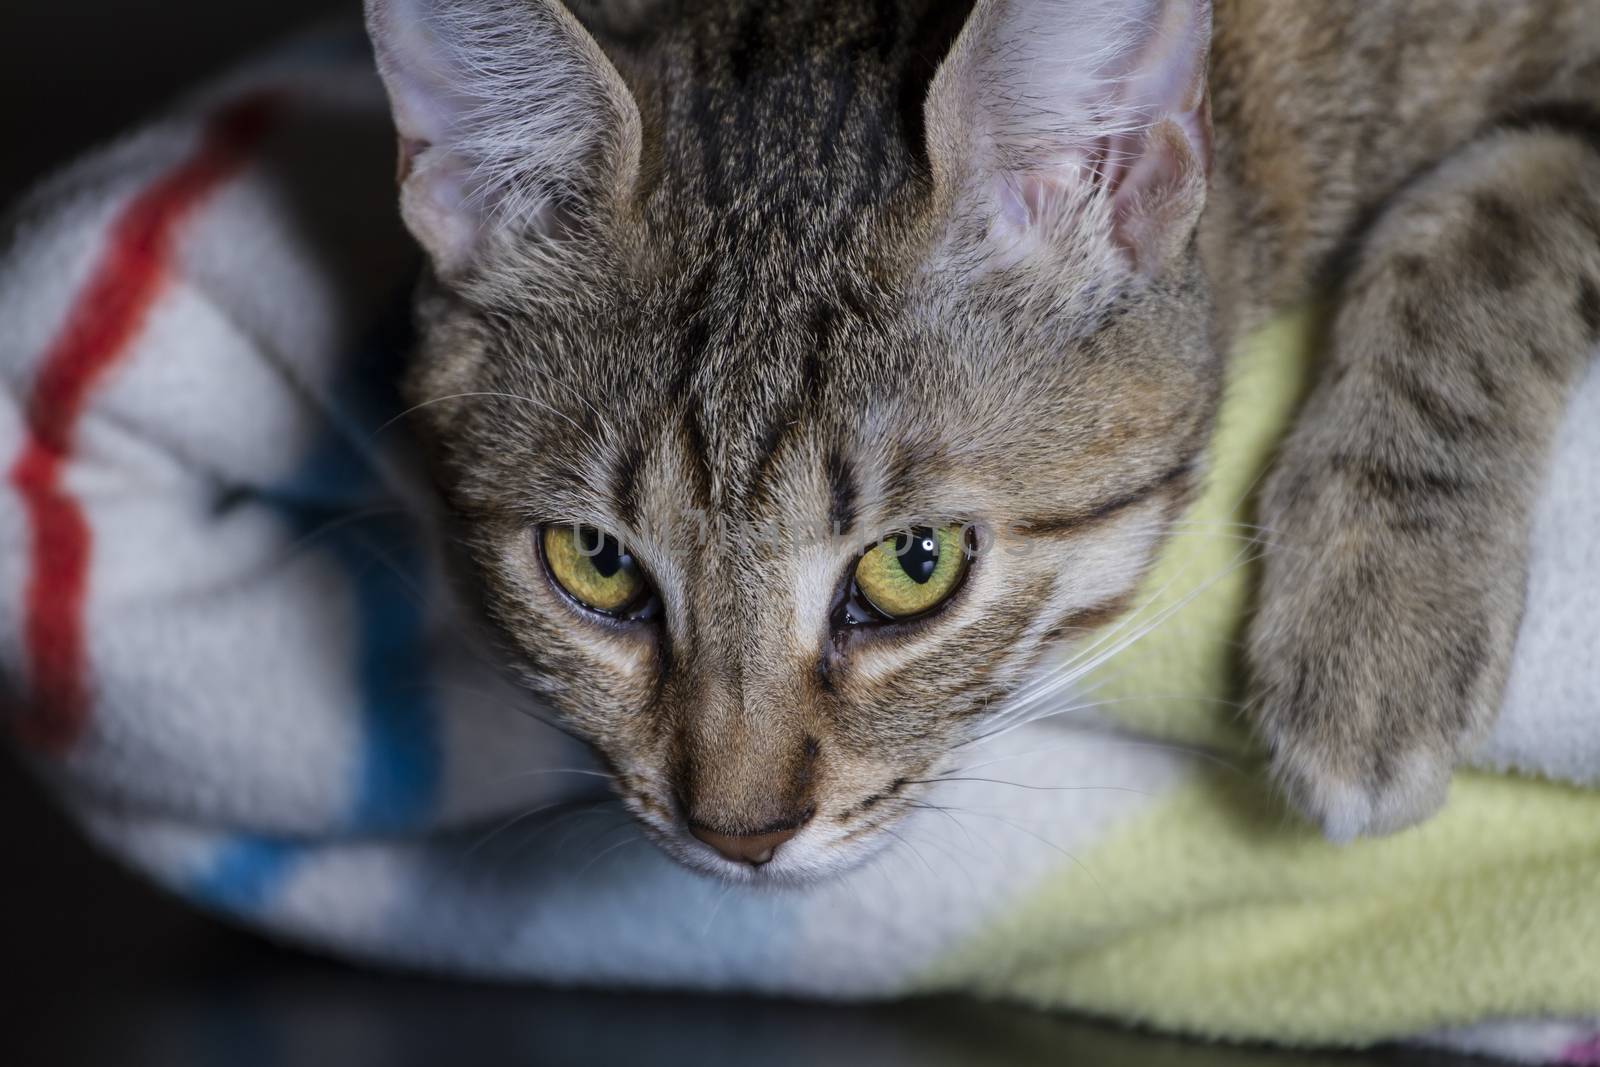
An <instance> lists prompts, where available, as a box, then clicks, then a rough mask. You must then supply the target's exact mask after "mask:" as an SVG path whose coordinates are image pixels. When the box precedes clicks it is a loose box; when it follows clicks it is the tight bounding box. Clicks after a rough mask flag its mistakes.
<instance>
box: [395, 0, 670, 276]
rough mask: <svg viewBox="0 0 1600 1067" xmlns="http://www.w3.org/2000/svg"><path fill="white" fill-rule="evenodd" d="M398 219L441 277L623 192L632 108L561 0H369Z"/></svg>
mask: <svg viewBox="0 0 1600 1067" xmlns="http://www.w3.org/2000/svg"><path fill="white" fill-rule="evenodd" d="M366 15H367V30H368V33H369V34H370V35H371V37H372V41H373V44H374V46H375V48H376V50H377V59H378V71H379V73H380V74H381V75H382V77H383V83H384V86H385V87H386V88H387V90H388V93H389V100H390V103H391V105H392V107H393V110H394V120H395V127H396V129H397V131H398V133H399V137H400V205H401V213H402V214H403V215H404V217H405V221H406V225H407V226H408V227H410V229H411V232H412V233H413V234H415V235H416V238H417V240H418V241H420V242H421V243H422V246H423V247H424V248H425V249H426V250H427V252H428V254H429V256H430V257H432V260H433V263H434V268H435V270H436V271H437V272H438V273H439V275H440V276H442V277H446V278H449V277H452V276H457V275H461V274H464V273H466V272H468V271H470V270H471V269H472V268H473V267H475V266H479V265H482V264H483V263H485V262H486V261H490V260H492V259H493V257H494V255H495V252H496V250H497V249H498V248H514V247H516V246H518V245H520V244H525V243H527V242H530V241H549V240H559V239H562V238H564V237H569V236H573V235H576V234H581V233H582V231H583V230H584V229H585V227H586V226H588V225H589V224H592V223H593V222H595V221H596V220H598V219H600V218H602V217H604V213H605V212H606V211H608V210H611V209H614V208H615V207H616V206H617V205H618V204H620V203H621V201H622V200H623V199H624V198H625V197H626V196H627V195H628V194H629V193H630V192H631V190H632V188H633V185H634V182H635V180H636V178H637V174H638V166H639V152H640V122H639V110H638V106H637V105H636V103H635V102H634V99H633V96H632V94H631V93H630V92H629V91H628V88H627V86H626V85H625V84H624V83H623V80H622V77H621V76H620V75H619V74H618V73H617V70H616V68H615V67H614V66H613V65H612V64H611V61H610V60H609V59H607V58H606V56H605V54H604V53H603V52H602V51H601V50H600V46H599V45H598V44H597V43H596V42H595V40H594V38H593V37H592V36H590V34H589V32H588V31H587V30H585V29H584V28H583V26H582V25H581V24H580V23H579V22H578V21H577V19H575V18H574V17H573V16H572V14H571V13H570V12H568V11H567V9H566V7H565V6H564V5H563V4H562V3H560V2H559V0H366Z"/></svg>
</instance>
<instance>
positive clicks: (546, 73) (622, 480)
mask: <svg viewBox="0 0 1600 1067" xmlns="http://www.w3.org/2000/svg"><path fill="white" fill-rule="evenodd" d="M950 6H951V5H944V4H940V3H938V2H937V0H908V2H903V3H898V4H895V3H891V4H876V5H874V4H864V3H855V2H848V3H844V2H835V3H826V2H812V0H805V2H795V3H787V2H785V3H778V2H760V0H742V2H740V0H695V2H685V3H682V4H680V5H673V4H670V3H668V2H666V0H662V2H661V3H658V4H655V5H652V4H648V3H644V4H641V3H630V4H618V3H604V2H598V0H597V2H591V3H582V4H578V3H574V4H573V5H572V7H571V9H570V10H569V8H568V7H564V6H562V5H560V4H557V3H554V2H552V0H369V20H370V24H371V27H372V30H373V34H374V38H375V40H376V41H377V44H378V54H379V59H380V66H381V69H382V72H383V74H384V78H385V80H386V83H387V85H388V87H389V90H390V95H391V98H392V100H393V102H394V106H395V113H396V121H397V126H398V128H399V132H400V135H401V139H402V208H403V212H404V214H405V217H406V220H407V222H408V224H409V225H410V227H411V228H412V230H413V232H414V233H415V234H416V236H417V237H418V239H419V240H420V241H421V242H422V244H423V246H424V247H425V248H426V249H427V251H428V252H429V254H430V257H431V260H432V262H433V266H434V275H435V281H434V283H433V284H432V285H431V286H430V287H429V289H428V290H427V292H426V293H425V295H424V296H423V298H422V300H421V320H422V323H423V338H422V345H421V350H420V353H419V356H418V363H417V367H416V371H415V373H414V376H413V382H412V389H413V394H414V395H413V398H412V399H413V400H414V401H415V402H416V403H418V404H420V405H425V406H424V407H422V408H421V416H420V417H421V422H422V423H423V425H424V427H425V436H426V438H427V440H428V443H429V445H430V447H431V450H432V452H433V454H434V456H435V458H436V459H437V465H438V470H439V471H440V474H441V478H442V482H443V489H444V492H445V495H446V496H447V498H448V500H449V502H450V504H451V505H452V510H453V511H454V512H455V513H456V515H457V516H458V517H459V523H460V525H459V527H458V528H457V529H456V530H454V531H453V533H454V534H455V536H456V537H457V538H458V539H459V540H460V542H461V543H463V544H465V545H466V546H467V548H468V555H469V556H470V559H471V563H472V564H473V570H474V574H475V576H476V582H477V586H478V589H479V591H480V592H481V595H482V598H483V601H484V604H485V605H486V608H487V613H488V615H489V617H490V618H491V620H492V621H493V623H494V625H495V627H496V628H497V630H498V632H499V634H500V636H501V637H502V638H503V644H504V647H505V648H506V649H507V651H508V655H509V658H510V660H511V666H512V667H513V668H514V669H515V670H516V671H517V672H518V673H519V674H520V676H521V677H522V678H523V679H525V681H526V682H527V684H528V685H529V686H530V687H532V688H533V689H535V690H537V691H538V692H539V693H541V694H543V696H544V697H545V698H547V699H548V701H549V702H550V703H551V704H552V705H553V706H554V707H555V709H557V711H558V712H559V714H560V715H561V716H562V717H563V718H564V719H565V721H566V722H567V723H568V724H569V725H570V727H571V728H572V729H573V730H574V731H575V732H577V733H579V734H581V735H582V736H583V737H584V738H586V739H587V740H589V741H590V742H591V743H592V744H593V745H594V746H595V748H596V749H597V750H598V751H599V752H600V754H601V755H602V756H603V757H604V759H605V760H606V761H607V762H608V764H609V765H610V766H611V767H612V769H613V770H614V773H615V775H616V779H617V784H618V789H619V791H620V793H621V795H622V796H623V798H624V799H625V801H626V803H627V804H628V805H629V807H630V808H631V810H632V811H633V812H634V813H635V814H636V815H637V816H638V818H639V819H640V820H641V821H642V822H643V823H644V824H645V825H646V826H648V827H649V828H650V829H651V830H652V831H653V836H655V837H656V839H657V840H658V841H659V842H660V843H661V844H662V845H663V846H664V847H665V848H666V849H667V850H668V851H669V852H670V853H672V854H673V855H674V856H676V857H678V858H679V859H681V860H683V861H684V862H686V863H688V864H690V865H692V866H694V867H697V868H700V869H703V870H707V871H711V872H714V873H718V874H723V875H727V876H730V877H742V878H746V879H749V880H753V881H758V882H759V881H765V880H778V881H793V880H802V879H805V878H809V877H815V876H818V875H821V874H825V873H827V872H829V871H833V870H837V869H839V868H841V867H843V866H845V865H847V864H849V863H850V862H851V861H853V860H854V859H857V858H859V857H861V856H863V855H865V854H867V853H868V852H870V851H871V850H872V849H873V848H874V847H876V846H877V845H879V844H881V843H882V842H883V840H884V839H885V838H886V837H887V836H888V835H887V834H886V833H885V832H884V831H885V830H886V829H888V828H890V827H892V824H893V823H894V821H895V820H896V819H897V818H899V817H901V816H903V815H904V814H905V813H906V812H907V811H908V810H910V809H911V808H912V807H914V806H915V805H916V804H917V803H918V797H919V795H920V794H921V793H922V792H923V790H924V783H926V782H927V781H928V780H930V779H932V778H935V777H937V776H938V775H939V774H940V773H941V772H942V771H944V770H945V769H946V768H947V767H948V766H949V765H950V762H951V761H952V760H953V759H958V758H959V754H960V753H961V752H962V750H963V748H964V746H967V745H969V744H970V743H971V742H972V741H973V739H975V738H977V737H979V736H980V735H982V734H983V733H984V732H985V731H986V730H988V729H990V728H992V727H993V726H994V725H995V724H996V722H997V721H999V720H998V719H997V717H998V716H1001V715H1004V714H1007V709H1008V708H1013V707H1014V704H1013V703H1011V702H1012V701H1013V699H1014V698H1015V697H1016V695H1017V693H1018V689H1019V687H1021V686H1022V685H1023V683H1024V682H1026V681H1027V680H1028V678H1029V676H1030V673H1031V672H1033V671H1035V670H1036V669H1037V667H1038V665H1039V664H1040V662H1041V661H1042V660H1044V659H1045V658H1046V657H1047V656H1048V655H1049V654H1051V653H1052V652H1055V651H1057V650H1059V649H1060V648H1061V647H1062V646H1063V645H1068V646H1070V645H1071V643H1072V642H1075V641H1081V640H1083V639H1085V638H1087V637H1089V636H1090V635H1092V634H1093V633H1094V632H1095V630H1096V628H1098V627H1102V626H1104V625H1105V624H1107V623H1108V622H1111V621H1113V620H1114V619H1115V618H1117V617H1118V615H1119V614H1120V613H1121V612H1122V611H1123V610H1124V609H1125V607H1126V606H1127V605H1128V601H1129V598H1130V597H1131V595H1132V594H1133V591H1134V589H1135V586H1136V583H1137V582H1138V580H1139V578H1140V577H1141V576H1142V575H1143V573H1144V572H1145V571H1146V570H1147V568H1148V566H1149V564H1150V563H1151V561H1152V559H1153V556H1154V555H1155V553H1156V551H1157V549H1158V548H1159V545H1160V543H1161V540H1162V538H1163V536H1164V534H1165V531H1166V529H1167V527H1168V525H1169V523H1170V522H1171V520H1172V518H1173V516H1174V515H1175V513H1176V511H1177V509H1178V508H1179V507H1180V506H1181V503H1182V501H1183V499H1184V497H1185V494H1186V493H1187V492H1188V491H1189V489H1190V488H1191V486H1192V485H1193V483H1194V482H1195V480H1196V478H1197V476H1198V474H1199V471H1198V469H1197V468H1198V463H1199V456H1200V454H1201V451H1202V449H1203V447H1204V445H1205V444H1206V441H1207V439H1208V436H1209V430H1210V424H1211V420H1212V418H1213V415H1214V410H1215V403H1216V394H1217V378H1218V368H1217V359H1216V354H1215V352H1214V350H1213V345H1212V343H1211V339H1210V325H1211V323H1210V318H1211V315H1210V310H1209V309H1210V304H1209V299H1208V296H1207V293H1206V290H1205V285H1204V282H1203V278H1202V274H1201V271H1200V268H1199V262H1198V254H1197V252H1196V241H1195V232H1196V224H1197V219H1198V217H1199V214H1200V211H1201V208H1202V206H1203V204H1204V199H1205V189H1206V179H1207V172H1208V168H1209V156H1210V147H1209V116H1208V110H1207V103H1206V98H1205V65H1206V63H1205V61H1206V54H1207V48H1208V44H1209V39H1210V11H1209V4H1208V3H1207V2H1206V0H980V2H979V3H978V4H977V6H976V8H975V9H974V10H973V11H972V12H971V13H970V15H969V14H968V13H966V12H964V11H957V12H955V16H954V18H952V16H951V15H949V14H945V13H944V12H945V10H946V9H947V8H948V7H950ZM573 11H576V12H577V13H578V15H579V16H581V18H580V17H577V16H575V15H574V14H573V13H572V12H573ZM958 31H959V32H958ZM602 45H603V46H602ZM969 751H970V750H969ZM764 861H770V862H764Z"/></svg>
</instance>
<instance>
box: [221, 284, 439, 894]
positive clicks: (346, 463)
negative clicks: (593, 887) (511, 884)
mask: <svg viewBox="0 0 1600 1067" xmlns="http://www.w3.org/2000/svg"><path fill="white" fill-rule="evenodd" d="M408 322H409V312H408V310H406V309H405V308H404V307H403V306H402V307H397V308H396V309H394V311H393V312H392V313H391V314H390V315H388V316H386V318H385V324H384V329H382V330H381V331H380V333H379V335H378V336H376V337H374V339H373V340H372V342H371V343H370V344H369V345H368V346H366V353H365V354H364V356H363V357H362V358H359V359H357V360H354V361H352V366H351V367H350V374H349V377H348V379H347V381H346V382H345V383H344V385H343V386H342V387H341V388H340V389H339V390H338V395H336V396H335V397H334V398H333V400H332V407H333V411H332V412H331V413H330V416H329V426H328V430H327V432H325V433H324V434H323V436H322V438H321V440H320V441H318V442H317V444H316V445H315V446H314V447H313V449H312V450H311V452H310V454H309V455H308V456H307V457H306V459H305V461H304V462H303V463H302V464H301V467H300V469H299V470H298V471H297V472H296V473H295V475H294V476H292V477H291V478H290V479H288V481H287V482H286V483H285V484H284V485H283V486H281V487H278V488H276V489H273V490H271V491H269V492H266V493H263V494H261V496H260V498H259V499H260V500H262V501H263V502H265V503H268V504H270V505H272V506H274V507H277V508H279V509H280V510H281V511H282V513H283V515H284V517H285V518H286V519H287V520H288V521H289V522H290V524H291V526H292V528H293V529H294V531H295V536H296V537H302V538H305V539H306V542H307V543H306V550H307V551H320V552H326V553H328V554H329V555H331V556H332V557H333V558H334V559H335V560H337V561H338V564H339V566H340V569H341V570H342V571H343V572H344V573H345V574H346V576H347V577H348V579H349V581H350V583H351V585H352V596H353V601H354V604H355V614H356V627H357V630H358V634H357V642H356V645H357V651H356V658H357V662H356V665H355V666H356V677H357V682H358V686H359V692H360V706H359V708H358V709H356V711H357V712H358V713H359V716H360V734H361V741H360V750H359V752H358V753H357V756H356V760H355V780H354V781H353V782H352V783H351V800H350V813H349V817H348V823H347V829H348V832H349V833H351V834H368V833H389V832H396V831H400V830H404V829H406V828H408V827H412V826H416V825H418V824H419V823H421V822H422V821H424V820H425V819H426V818H427V817H428V815H429V814H430V813H431V812H432V811H433V809H434V805H435V803H436V801H437V797H438V793H439V789H440V786H441V784H442V777H443V756H442V752H441V740H440V737H439V717H438V713H437V711H438V709H437V706H436V695H435V692H434V689H433V685H432V679H431V677H430V662H429V661H430V658H431V655H430V653H431V650H430V648H429V647H428V632H427V617H426V614H425V611H424V608H423V605H422V604H421V603H420V602H419V601H420V598H421V596H422V595H423V594H422V591H421V588H420V587H421V586H422V585H423V584H424V583H425V582H426V580H427V579H426V573H425V568H426V557H425V555H424V553H423V550H422V544H421V541H420V538H419V536H418V531H417V530H416V529H415V527H414V523H413V520H411V519H409V518H408V517H405V516H397V515H394V514H392V513H389V514H385V513H382V512H383V511H384V509H388V510H389V511H390V512H392V510H393V506H394V502H393V500H392V499H390V498H389V497H388V495H387V494H385V493H384V491H383V487H382V485H381V483H380V481H379V476H378V472H377V471H375V470H374V469H373V466H372V464H371V463H370V462H369V460H368V452H369V450H370V449H372V448H373V447H374V434H375V433H376V432H377V431H378V430H379V428H380V427H383V426H384V425H385V422H386V420H387V419H388V418H389V417H390V415H391V414H392V413H393V412H395V411H398V410H400V409H399V406H398V405H399V399H398V396H397V395H396V393H395V390H394V381H395V377H396V374H397V371H398V363H399V359H400V357H401V356H403V355H404V354H405V353H406V352H407V351H409V349H410V334H409V328H408V326H407V323H408ZM384 432H385V433H392V434H401V433H403V427H400V426H396V427H393V428H390V429H388V430H385V431H384ZM380 443H381V442H380ZM367 512H372V514H366V513H367ZM310 847H313V845H312V844H309V843H306V844H302V843H298V842H289V841H275V840H270V839H266V838H261V837H256V836H251V835H244V836H240V837H238V838H235V839H233V840H231V841H229V842H228V843H226V844H224V845H223V846H222V847H221V849H220V850H219V851H218V853H217V855H216V856H215V857H214V858H213V860H212V863H211V866H210V869H209V870H207V871H206V872H204V873H203V874H202V875H201V876H200V877H199V878H197V879H196V880H195V881H194V883H193V884H192V886H191V888H192V891H193V892H194V893H195V894H196V895H197V896H198V897H199V898H200V899H202V900H205V901H207V902H209V903H212V904H215V905H217V906H220V907H223V908H225V909H227V910H233V911H244V910H257V909H260V908H262V907H265V906H266V905H268V904H269V903H270V902H271V899H272V897H273V895H274V894H275V892H276V891H277V889H278V888H279V887H280V886H281V885H282V883H283V882H284V880H285V879H286V878H287V877H288V876H289V875H290V873H291V872H292V871H293V869H294V867H295V865H296V862H297V861H298V860H299V858H300V857H301V855H302V854H303V853H304V852H305V851H307V850H308V849H309V848H310Z"/></svg>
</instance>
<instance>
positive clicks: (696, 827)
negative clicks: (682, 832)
mask: <svg viewBox="0 0 1600 1067" xmlns="http://www.w3.org/2000/svg"><path fill="white" fill-rule="evenodd" d="M810 820H811V813H810V812H809V811H808V812H806V813H805V815H803V816H802V817H801V818H800V819H798V820H796V821H795V822H794V823H793V824H792V825H789V826H781V827H776V828H773V829H769V830H766V831H764V832H762V833H756V834H727V833H723V832H722V831H720V830H713V829H711V828H710V827H709V826H703V825H701V824H699V823H691V824H690V826H689V832H690V833H691V834H694V836H696V837H698V838H699V839H700V840H702V841H704V842H705V843H706V844H708V845H710V846H711V847H712V848H714V849H716V850H717V852H718V853H719V854H721V855H722V857H723V858H725V859H729V860H732V861H733V862H734V863H748V864H749V865H750V866H752V867H760V866H761V865H762V864H764V863H770V862H771V861H772V856H773V853H775V852H777V851H778V846H779V845H781V844H783V843H784V842H785V841H787V840H789V839H790V838H792V837H793V836H794V835H795V834H797V833H799V832H800V830H801V828H802V827H804V826H805V824H806V823H807V822H809V821H810Z"/></svg>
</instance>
